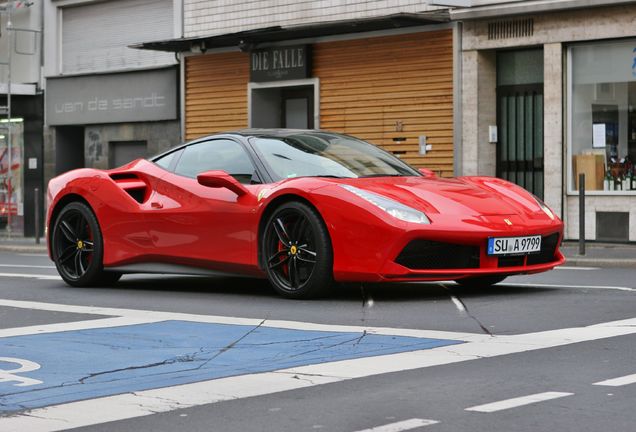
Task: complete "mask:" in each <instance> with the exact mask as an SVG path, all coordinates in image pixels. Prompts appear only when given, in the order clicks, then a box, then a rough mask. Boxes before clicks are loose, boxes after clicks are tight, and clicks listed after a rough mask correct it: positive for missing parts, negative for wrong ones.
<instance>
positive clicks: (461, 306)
mask: <svg viewBox="0 0 636 432" xmlns="http://www.w3.org/2000/svg"><path fill="white" fill-rule="evenodd" d="M451 301H452V302H453V304H454V305H455V307H456V308H457V309H458V310H459V311H460V312H466V307H465V306H464V304H463V303H462V302H461V301H460V300H459V299H458V298H457V297H455V296H453V295H452V296H451Z"/></svg>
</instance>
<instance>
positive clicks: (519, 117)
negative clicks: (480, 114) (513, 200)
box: [497, 49, 543, 198]
mask: <svg viewBox="0 0 636 432" xmlns="http://www.w3.org/2000/svg"><path fill="white" fill-rule="evenodd" d="M497 127H498V131H499V133H498V142H497V177H500V178H503V179H506V180H508V181H511V182H513V183H516V184H518V185H519V186H521V187H523V188H525V189H527V190H528V191H530V192H532V193H533V194H535V195H537V196H538V197H539V198H543V50H541V49H531V50H523V51H502V52H499V53H497Z"/></svg>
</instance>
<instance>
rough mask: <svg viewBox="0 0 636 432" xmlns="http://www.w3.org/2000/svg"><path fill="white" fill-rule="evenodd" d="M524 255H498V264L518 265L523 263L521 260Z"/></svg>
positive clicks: (502, 265)
mask: <svg viewBox="0 0 636 432" xmlns="http://www.w3.org/2000/svg"><path fill="white" fill-rule="evenodd" d="M524 259H525V256H523V255H520V256H503V257H499V262H498V266H499V267H518V266H522V265H523V260H524Z"/></svg>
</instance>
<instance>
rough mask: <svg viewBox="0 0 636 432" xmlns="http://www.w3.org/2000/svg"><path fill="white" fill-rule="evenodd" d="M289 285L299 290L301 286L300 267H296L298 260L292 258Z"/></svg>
mask: <svg viewBox="0 0 636 432" xmlns="http://www.w3.org/2000/svg"><path fill="white" fill-rule="evenodd" d="M288 270H289V284H290V285H291V287H292V288H294V289H295V288H298V286H299V285H300V283H299V280H298V267H297V266H296V259H295V258H292V259H291V260H290V261H289V269H288Z"/></svg>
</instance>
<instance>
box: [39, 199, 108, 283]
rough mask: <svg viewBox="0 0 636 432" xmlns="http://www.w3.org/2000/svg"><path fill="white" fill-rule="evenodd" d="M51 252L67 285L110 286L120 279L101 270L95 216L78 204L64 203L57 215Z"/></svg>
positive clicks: (99, 244) (100, 240) (100, 238)
mask: <svg viewBox="0 0 636 432" xmlns="http://www.w3.org/2000/svg"><path fill="white" fill-rule="evenodd" d="M52 251H53V260H54V261H55V266H56V267H57V271H58V272H59V274H60V276H62V279H64V281H65V282H66V283H67V284H69V285H72V286H91V285H103V284H109V283H114V282H116V281H117V280H118V279H119V277H120V276H121V274H119V273H110V272H105V271H104V270H103V266H102V257H103V240H102V234H101V231H100V229H99V225H98V223H97V219H96V218H95V215H94V214H93V212H92V211H91V209H90V208H89V207H88V206H87V205H85V204H83V203H81V202H72V203H70V204H67V205H66V206H65V207H64V208H63V209H62V211H61V212H60V213H59V215H58V216H57V219H56V220H55V224H54V226H53V236H52Z"/></svg>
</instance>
